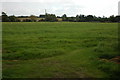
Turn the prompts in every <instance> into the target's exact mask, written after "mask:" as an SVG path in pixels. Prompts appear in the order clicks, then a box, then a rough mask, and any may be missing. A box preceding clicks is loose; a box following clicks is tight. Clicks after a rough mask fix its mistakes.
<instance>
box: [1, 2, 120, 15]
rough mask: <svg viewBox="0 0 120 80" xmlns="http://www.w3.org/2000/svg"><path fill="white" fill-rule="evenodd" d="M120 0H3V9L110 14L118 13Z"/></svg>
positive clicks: (20, 12)
mask: <svg viewBox="0 0 120 80" xmlns="http://www.w3.org/2000/svg"><path fill="white" fill-rule="evenodd" d="M119 1H120V0H1V1H0V2H1V3H2V11H4V12H6V13H7V14H8V15H13V14H14V15H16V16H18V15H28V16H29V15H31V14H33V15H37V16H38V15H40V14H44V13H45V9H46V10H47V13H53V14H56V15H57V16H61V15H63V14H67V15H68V16H76V15H77V14H84V15H96V16H101V17H102V16H106V17H108V16H110V15H118V2H119Z"/></svg>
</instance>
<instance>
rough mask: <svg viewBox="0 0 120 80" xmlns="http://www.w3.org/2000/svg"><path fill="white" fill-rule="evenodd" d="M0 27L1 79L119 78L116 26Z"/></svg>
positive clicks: (32, 24)
mask: <svg viewBox="0 0 120 80" xmlns="http://www.w3.org/2000/svg"><path fill="white" fill-rule="evenodd" d="M2 25H3V27H2V28H3V36H2V39H3V45H2V48H3V50H2V51H3V54H2V56H3V61H2V63H3V73H2V74H3V78H119V73H120V71H119V70H118V69H119V66H120V64H119V62H117V61H116V59H118V58H119V56H120V54H118V23H92V22H91V23H90V22H3V23H2Z"/></svg>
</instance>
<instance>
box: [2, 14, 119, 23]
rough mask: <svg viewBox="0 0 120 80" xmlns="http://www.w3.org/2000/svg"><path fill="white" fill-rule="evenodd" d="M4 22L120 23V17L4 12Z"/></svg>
mask: <svg viewBox="0 0 120 80" xmlns="http://www.w3.org/2000/svg"><path fill="white" fill-rule="evenodd" d="M0 21H2V22H47V21H49V22H57V21H59V22H60V21H68V22H120V16H119V15H117V16H114V15H111V16H110V17H105V16H103V17H96V16H95V15H82V14H80V15H76V17H68V16H67V15H66V14H63V15H62V16H56V15H55V14H48V13H45V14H40V15H39V16H35V15H30V16H14V15H11V16H8V15H7V13H5V12H2V16H0Z"/></svg>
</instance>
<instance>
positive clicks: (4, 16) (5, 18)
mask: <svg viewBox="0 0 120 80" xmlns="http://www.w3.org/2000/svg"><path fill="white" fill-rule="evenodd" d="M9 21H10V20H9V18H8V16H7V14H6V13H5V12H2V22H9Z"/></svg>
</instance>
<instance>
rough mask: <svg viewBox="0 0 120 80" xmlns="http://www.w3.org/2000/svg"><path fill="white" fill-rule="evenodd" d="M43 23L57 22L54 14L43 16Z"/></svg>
mask: <svg viewBox="0 0 120 80" xmlns="http://www.w3.org/2000/svg"><path fill="white" fill-rule="evenodd" d="M45 21H51V22H54V21H57V18H56V16H55V14H46V15H45Z"/></svg>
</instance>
